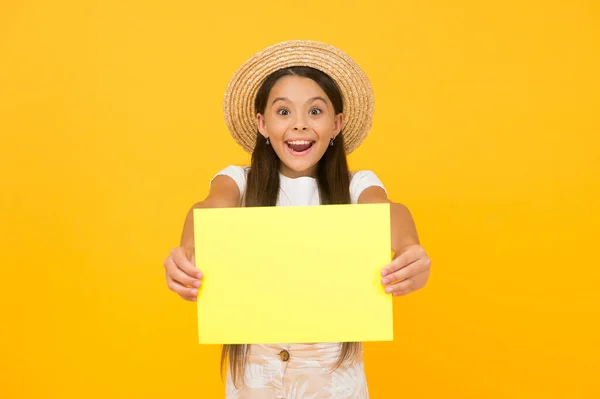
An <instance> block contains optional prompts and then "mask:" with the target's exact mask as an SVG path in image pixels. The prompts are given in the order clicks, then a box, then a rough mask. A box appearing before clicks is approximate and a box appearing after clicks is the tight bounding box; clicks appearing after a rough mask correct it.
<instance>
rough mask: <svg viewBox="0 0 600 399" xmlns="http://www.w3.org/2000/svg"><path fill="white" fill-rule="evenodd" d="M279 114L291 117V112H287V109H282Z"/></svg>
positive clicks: (278, 111)
mask: <svg viewBox="0 0 600 399" xmlns="http://www.w3.org/2000/svg"><path fill="white" fill-rule="evenodd" d="M277 113H278V114H279V115H284V116H285V115H289V114H290V111H288V110H287V109H285V108H281V109H279V110H277Z"/></svg>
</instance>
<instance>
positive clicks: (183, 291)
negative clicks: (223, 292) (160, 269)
mask: <svg viewBox="0 0 600 399" xmlns="http://www.w3.org/2000/svg"><path fill="white" fill-rule="evenodd" d="M167 286H168V287H169V289H170V290H171V291H173V292H174V293H176V294H178V295H179V296H180V297H182V298H183V299H185V300H188V301H195V300H196V299H197V298H198V289H196V288H188V287H185V286H183V285H181V284H179V283H178V282H176V281H174V280H173V279H172V278H170V277H169V276H167Z"/></svg>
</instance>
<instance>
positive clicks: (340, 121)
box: [333, 114, 344, 139]
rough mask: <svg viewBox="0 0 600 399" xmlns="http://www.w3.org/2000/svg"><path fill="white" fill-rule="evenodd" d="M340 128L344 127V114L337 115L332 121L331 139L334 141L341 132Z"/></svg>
mask: <svg viewBox="0 0 600 399" xmlns="http://www.w3.org/2000/svg"><path fill="white" fill-rule="evenodd" d="M342 126H344V114H337V115H336V116H335V119H334V120H333V138H334V139H335V138H336V137H337V135H338V134H339V133H340V132H341V131H342Z"/></svg>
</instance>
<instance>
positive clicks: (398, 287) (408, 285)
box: [385, 278, 415, 296]
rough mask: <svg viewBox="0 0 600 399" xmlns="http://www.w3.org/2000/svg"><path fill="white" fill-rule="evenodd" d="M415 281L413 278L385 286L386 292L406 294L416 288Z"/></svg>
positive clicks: (395, 294)
mask: <svg viewBox="0 0 600 399" xmlns="http://www.w3.org/2000/svg"><path fill="white" fill-rule="evenodd" d="M414 286H415V281H414V280H413V279H412V278H409V279H406V280H404V281H401V282H399V283H396V284H392V285H389V286H387V287H385V292H387V293H388V294H393V295H394V296H398V295H406V294H408V293H410V292H412V291H413V290H414Z"/></svg>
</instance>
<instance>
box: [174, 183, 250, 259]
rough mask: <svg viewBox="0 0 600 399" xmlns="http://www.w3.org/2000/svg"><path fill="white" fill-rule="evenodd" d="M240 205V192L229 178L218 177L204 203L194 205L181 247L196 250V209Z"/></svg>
mask: <svg viewBox="0 0 600 399" xmlns="http://www.w3.org/2000/svg"><path fill="white" fill-rule="evenodd" d="M239 205H240V190H239V188H238V186H237V184H236V183H235V181H234V180H233V179H232V178H231V177H229V176H217V177H215V178H214V180H213V181H212V183H211V185H210V192H209V193H208V196H207V197H206V199H205V200H204V201H202V202H198V203H197V204H194V205H193V206H192V208H191V209H190V210H189V211H188V213H187V216H186V218H185V223H184V224H183V232H182V233H181V241H180V245H181V247H183V248H184V249H186V251H187V250H189V249H193V248H194V209H198V208H234V207H237V206H239Z"/></svg>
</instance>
